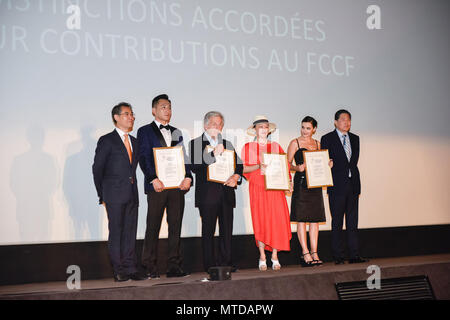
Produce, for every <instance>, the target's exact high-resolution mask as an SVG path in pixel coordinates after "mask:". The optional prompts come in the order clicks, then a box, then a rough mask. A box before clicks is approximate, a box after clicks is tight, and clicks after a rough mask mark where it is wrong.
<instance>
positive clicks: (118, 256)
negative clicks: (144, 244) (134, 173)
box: [106, 201, 138, 274]
mask: <svg viewBox="0 0 450 320" xmlns="http://www.w3.org/2000/svg"><path fill="white" fill-rule="evenodd" d="M106 211H107V214H108V229H109V236H108V252H109V258H110V261H111V264H112V267H113V271H114V274H132V273H135V272H136V271H137V267H136V265H137V260H136V250H135V249H136V232H137V222H138V204H137V203H136V202H135V201H130V202H128V203H125V204H115V203H106Z"/></svg>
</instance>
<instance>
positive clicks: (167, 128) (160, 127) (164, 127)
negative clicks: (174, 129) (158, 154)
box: [159, 124, 170, 131]
mask: <svg viewBox="0 0 450 320" xmlns="http://www.w3.org/2000/svg"><path fill="white" fill-rule="evenodd" d="M161 129H166V130H169V131H170V128H169V125H166V126H163V125H162V124H160V125H159V130H161Z"/></svg>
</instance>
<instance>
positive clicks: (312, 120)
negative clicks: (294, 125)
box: [302, 116, 317, 128]
mask: <svg viewBox="0 0 450 320" xmlns="http://www.w3.org/2000/svg"><path fill="white" fill-rule="evenodd" d="M303 122H309V123H311V124H312V126H313V128H317V121H316V119H314V118H313V117H310V116H306V117H304V118H303V120H302V123H303Z"/></svg>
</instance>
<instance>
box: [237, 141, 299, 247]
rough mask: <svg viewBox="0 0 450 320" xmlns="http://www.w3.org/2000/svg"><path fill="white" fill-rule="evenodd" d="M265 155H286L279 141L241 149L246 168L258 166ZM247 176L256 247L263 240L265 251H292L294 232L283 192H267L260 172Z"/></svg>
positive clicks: (256, 144)
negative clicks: (264, 153) (265, 153)
mask: <svg viewBox="0 0 450 320" xmlns="http://www.w3.org/2000/svg"><path fill="white" fill-rule="evenodd" d="M262 152H267V153H284V151H283V149H282V148H281V146H280V145H279V144H278V143H276V142H269V143H267V144H266V145H265V146H261V145H259V144H258V143H257V142H249V143H247V144H245V145H244V147H243V148H242V153H241V155H242V161H243V163H244V165H245V166H254V165H257V164H259V163H260V155H261V153H262ZM244 176H245V178H246V179H247V180H248V182H249V195H250V209H251V213H252V222H253V231H254V233H255V241H256V246H258V241H261V242H263V243H265V244H266V247H265V250H269V251H272V249H277V250H279V251H281V250H285V251H289V250H290V240H291V238H292V233H291V225H290V219H289V208H288V205H287V201H286V196H285V194H284V191H267V190H266V188H265V184H264V175H262V174H261V170H260V169H258V170H255V171H253V172H250V173H244Z"/></svg>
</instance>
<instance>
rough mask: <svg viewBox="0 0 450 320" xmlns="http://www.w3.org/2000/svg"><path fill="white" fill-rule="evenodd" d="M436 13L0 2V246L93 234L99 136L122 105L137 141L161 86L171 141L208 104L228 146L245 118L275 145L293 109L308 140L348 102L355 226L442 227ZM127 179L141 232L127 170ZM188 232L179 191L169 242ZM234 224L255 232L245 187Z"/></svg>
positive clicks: (98, 236)
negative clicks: (355, 157) (175, 230)
mask: <svg viewBox="0 0 450 320" xmlns="http://www.w3.org/2000/svg"><path fill="white" fill-rule="evenodd" d="M449 12H450V4H449V2H448V1H444V0H442V1H439V0H431V1H420V0H395V1H364V0H360V1H351V0H341V1H331V0H316V1H299V0H283V1H270V0H244V1H237V0H228V1H218V0H209V1H207V0H197V1H193V0H186V1H168V0H167V1H156V0H155V1H148V0H79V1H67V0H66V1H63V0H29V1H26V0H9V1H8V0H0V70H1V72H0V104H1V117H0V119H1V120H0V121H1V126H0V132H1V137H2V139H1V142H0V145H1V149H2V157H1V160H0V175H1V176H2V179H1V180H0V197H1V226H0V244H1V245H5V244H22V243H51V242H72V241H96V240H105V239H107V234H108V229H107V217H106V213H105V211H104V208H103V207H102V206H99V205H98V198H97V195H96V191H95V187H94V184H93V179H92V169H91V166H92V162H93V158H94V151H95V146H96V142H97V139H98V138H99V137H100V136H101V135H104V134H106V133H108V132H110V131H112V130H113V128H114V127H113V123H112V121H111V115H110V113H111V109H112V107H113V106H114V105H115V104H117V103H118V102H120V101H126V102H129V103H131V104H132V106H133V109H134V112H135V113H136V122H135V128H134V131H133V133H132V134H133V135H135V134H136V132H137V129H138V128H139V127H141V126H143V125H145V124H148V123H150V122H151V121H152V120H153V116H152V114H151V100H152V98H153V97H154V96H156V95H158V94H161V93H167V94H168V95H169V97H170V99H171V100H172V109H173V117H172V120H171V124H172V125H173V126H175V127H178V128H180V129H181V130H182V131H183V134H184V139H185V141H189V140H190V139H192V138H195V137H197V136H199V135H200V134H201V133H202V130H203V125H202V120H203V116H204V114H205V113H206V112H208V111H211V110H218V111H221V112H222V113H223V114H224V116H225V128H224V137H225V138H227V139H228V140H230V141H232V142H233V143H234V145H235V148H236V150H237V151H238V153H240V150H241V148H242V146H243V145H244V144H245V143H246V142H248V141H252V137H250V136H247V135H246V134H245V129H246V128H247V127H248V126H249V125H250V124H251V122H252V119H253V118H254V116H256V115H266V116H267V117H268V118H269V119H270V121H271V122H275V123H276V124H277V126H278V130H277V131H276V132H275V133H274V134H273V135H272V140H273V141H278V142H279V143H280V144H281V146H282V147H283V148H284V149H285V150H286V149H287V146H288V144H289V142H290V141H291V140H292V139H293V138H295V137H298V136H299V134H300V121H301V119H302V118H303V117H304V116H306V115H310V116H313V117H314V118H315V119H316V120H317V121H318V130H317V133H316V134H315V136H314V137H315V138H316V139H319V140H320V137H321V136H322V135H324V134H325V133H327V132H329V131H331V130H333V129H334V125H333V120H334V119H333V117H334V113H335V112H336V110H338V109H340V108H346V109H348V110H349V111H350V112H351V113H352V132H354V133H355V134H358V135H359V136H360V139H361V155H360V159H359V168H360V171H361V180H362V193H361V196H360V210H359V212H360V213H359V214H360V216H359V227H360V228H380V227H394V226H414V225H432V224H448V223H450V200H449V197H448V193H449V188H448V185H449V184H448V182H449V180H450V170H449V165H448V163H449V159H450V157H449V156H450V144H449V140H450V126H449V125H448V121H449V119H450V106H449V101H450V93H449V92H450V90H449V83H450V81H449V80H450V65H449V62H448V59H449V57H450V46H449V41H450V40H449V39H450V38H449V34H448V31H449V30H450V28H449V27H450V26H449V19H448V14H449ZM138 183H139V192H140V207H139V223H138V238H143V236H144V232H145V221H146V212H147V201H146V196H145V194H144V188H143V175H142V172H141V171H140V169H138ZM287 200H288V203H289V204H290V198H289V197H287ZM324 201H325V203H326V208H327V209H326V210H327V212H326V213H327V222H326V223H325V224H323V225H321V227H320V228H321V230H330V221H331V217H330V213H329V210H328V205H327V202H328V199H327V196H326V193H324ZM295 228H296V226H295V224H292V230H293V231H295ZM200 232H201V222H200V217H199V214H198V210H197V209H196V208H194V190H193V189H191V191H190V192H189V193H187V195H186V207H185V213H184V220H183V227H182V236H183V237H197V236H200ZM233 233H234V234H252V233H253V230H252V222H251V214H250V206H249V198H248V184H247V182H246V181H244V182H243V183H242V185H241V186H239V188H238V189H237V207H236V210H235V216H234V231H233ZM160 237H162V238H164V237H167V225H166V224H165V222H164V223H163V227H162V229H161V234H160Z"/></svg>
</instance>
